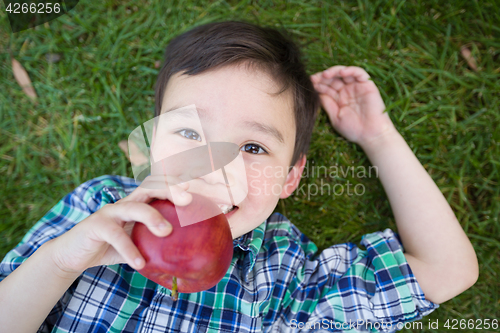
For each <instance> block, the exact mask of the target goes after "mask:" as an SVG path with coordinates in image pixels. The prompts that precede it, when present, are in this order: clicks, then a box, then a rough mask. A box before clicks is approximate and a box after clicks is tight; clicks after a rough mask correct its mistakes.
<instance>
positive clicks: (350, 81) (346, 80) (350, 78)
mask: <svg viewBox="0 0 500 333" xmlns="http://www.w3.org/2000/svg"><path fill="white" fill-rule="evenodd" d="M354 81H356V79H355V78H354V77H352V76H346V77H344V82H345V83H348V84H349V83H352V82H354Z"/></svg>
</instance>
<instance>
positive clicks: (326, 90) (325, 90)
mask: <svg viewBox="0 0 500 333" xmlns="http://www.w3.org/2000/svg"><path fill="white" fill-rule="evenodd" d="M316 90H317V91H318V92H319V93H320V94H325V95H328V96H330V97H331V98H332V99H333V100H334V101H337V100H338V98H339V93H338V92H337V91H336V90H335V89H333V88H332V87H331V86H327V85H324V84H321V83H320V84H318V85H317V89H316Z"/></svg>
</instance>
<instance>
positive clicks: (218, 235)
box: [131, 194, 233, 300]
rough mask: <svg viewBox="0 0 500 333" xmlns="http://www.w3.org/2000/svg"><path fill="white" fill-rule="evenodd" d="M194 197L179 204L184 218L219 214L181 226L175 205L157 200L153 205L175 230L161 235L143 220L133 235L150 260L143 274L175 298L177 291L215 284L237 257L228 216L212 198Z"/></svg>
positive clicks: (135, 241)
mask: <svg viewBox="0 0 500 333" xmlns="http://www.w3.org/2000/svg"><path fill="white" fill-rule="evenodd" d="M192 196H193V200H192V202H191V203H190V204H189V205H187V206H182V207H181V206H179V207H177V209H178V210H179V215H180V216H182V219H183V221H185V220H184V219H188V220H190V221H200V220H201V219H202V218H203V216H210V215H215V216H213V217H211V218H209V219H205V220H203V221H201V222H197V223H194V224H189V225H185V226H181V225H180V223H179V218H178V215H177V211H176V209H175V206H174V204H173V203H172V202H170V201H168V200H155V201H153V202H151V203H150V205H151V206H152V207H154V208H156V209H157V210H158V211H159V212H160V213H161V214H162V215H163V216H164V217H165V218H166V219H167V221H169V222H170V224H172V227H173V230H172V233H171V234H170V235H168V236H166V237H157V236H155V235H154V234H152V233H151V232H150V231H149V230H148V228H147V227H146V226H145V225H144V224H143V223H136V224H135V225H134V228H133V229H132V234H131V238H132V241H133V242H134V244H135V245H136V246H137V248H138V249H139V251H140V252H141V254H142V255H143V256H144V259H145V260H146V265H145V266H144V268H142V269H141V270H139V273H141V274H142V275H143V276H145V277H147V278H148V279H150V280H152V281H154V282H156V283H158V284H160V285H162V286H164V287H166V288H168V289H171V290H172V298H173V299H174V300H176V299H177V290H178V291H179V292H182V293H194V292H199V291H203V290H207V289H210V288H211V287H213V286H215V285H216V284H217V283H218V282H219V281H220V280H222V278H223V277H224V275H225V274H226V272H227V270H228V268H229V266H230V264H231V260H232V257H233V238H232V236H231V229H230V228H229V223H228V220H227V218H226V216H225V215H224V214H223V213H222V212H221V210H220V209H219V207H218V206H217V205H216V204H215V203H213V202H212V201H210V200H209V199H207V198H205V197H203V196H200V195H197V194H192ZM206 213H208V214H210V215H207V214H206ZM202 214H205V215H202Z"/></svg>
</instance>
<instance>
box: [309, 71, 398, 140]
mask: <svg viewBox="0 0 500 333" xmlns="http://www.w3.org/2000/svg"><path fill="white" fill-rule="evenodd" d="M369 78H370V76H369V75H368V73H366V72H365V71H364V70H363V69H362V68H359V67H354V66H349V67H346V66H333V67H330V68H329V69H327V70H324V71H323V72H319V73H316V74H314V75H312V76H311V81H312V83H313V85H314V88H315V89H316V91H317V92H318V93H319V94H320V98H321V104H322V105H323V108H324V109H325V111H326V112H327V114H328V117H329V118H330V121H331V123H332V125H333V127H334V128H335V130H336V131H337V132H339V133H340V134H341V135H342V136H344V137H345V138H346V139H348V140H349V141H352V142H355V143H357V144H359V145H361V146H363V145H364V144H366V143H369V142H371V141H372V140H375V139H376V138H378V137H380V136H382V135H385V134H386V133H389V132H392V131H395V127H394V125H393V123H392V121H391V119H390V118H389V115H388V114H387V113H384V110H385V105H384V102H383V100H382V97H381V96H380V93H379V91H378V89H377V86H376V85H375V83H373V81H370V80H369Z"/></svg>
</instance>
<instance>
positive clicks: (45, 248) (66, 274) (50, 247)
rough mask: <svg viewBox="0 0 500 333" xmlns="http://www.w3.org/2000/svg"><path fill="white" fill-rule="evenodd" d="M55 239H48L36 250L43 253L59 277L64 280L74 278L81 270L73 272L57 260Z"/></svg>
mask: <svg viewBox="0 0 500 333" xmlns="http://www.w3.org/2000/svg"><path fill="white" fill-rule="evenodd" d="M56 240H57V239H51V240H50V241H48V242H46V243H45V244H43V245H42V246H41V247H40V248H39V249H38V251H41V252H42V253H43V256H44V257H45V258H46V259H47V262H48V264H49V265H50V266H51V267H52V268H53V272H54V274H55V275H57V276H58V277H59V278H61V279H64V280H76V278H78V277H79V276H80V274H82V273H83V272H75V271H71V270H68V269H65V267H64V265H62V263H61V262H60V260H58V256H57V251H56V247H57V241H56Z"/></svg>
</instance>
